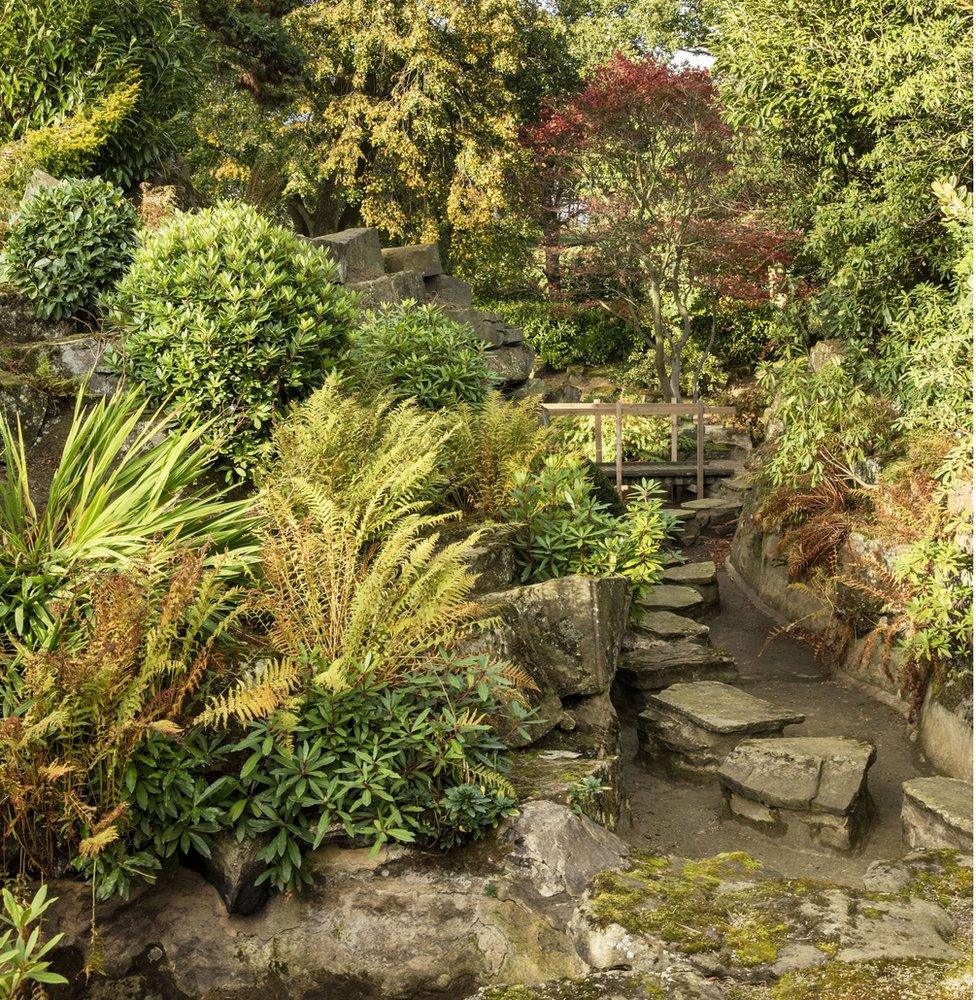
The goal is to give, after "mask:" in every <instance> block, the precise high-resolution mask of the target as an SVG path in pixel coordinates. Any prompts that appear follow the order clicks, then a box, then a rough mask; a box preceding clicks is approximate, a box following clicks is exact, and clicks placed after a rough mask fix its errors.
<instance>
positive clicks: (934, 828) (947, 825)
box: [901, 776, 973, 853]
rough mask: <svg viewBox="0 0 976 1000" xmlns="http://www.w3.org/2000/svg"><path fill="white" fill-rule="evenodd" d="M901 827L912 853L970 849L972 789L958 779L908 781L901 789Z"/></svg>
mask: <svg viewBox="0 0 976 1000" xmlns="http://www.w3.org/2000/svg"><path fill="white" fill-rule="evenodd" d="M901 788H902V794H903V799H902V807H901V825H902V833H903V835H904V838H905V843H906V844H908V846H909V847H911V848H914V849H925V850H941V849H943V848H952V849H954V850H958V851H964V852H966V853H970V852H971V851H972V849H973V786H972V784H971V783H970V782H968V781H962V780H961V779H959V778H944V777H941V776H935V777H931V778H912V779H911V780H910V781H906V782H905V783H904V784H903V785H902V786H901Z"/></svg>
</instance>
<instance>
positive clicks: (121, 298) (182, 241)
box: [109, 203, 355, 479]
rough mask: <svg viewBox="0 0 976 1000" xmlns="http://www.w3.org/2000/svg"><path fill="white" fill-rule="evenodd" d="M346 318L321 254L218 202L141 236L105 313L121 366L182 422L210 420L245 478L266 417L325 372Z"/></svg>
mask: <svg viewBox="0 0 976 1000" xmlns="http://www.w3.org/2000/svg"><path fill="white" fill-rule="evenodd" d="M354 316H355V304H354V298H353V296H351V295H350V294H349V293H348V292H347V291H345V290H344V289H343V288H342V287H341V286H339V285H337V284H336V283H335V270H334V267H333V265H332V263H331V262H330V261H329V258H328V257H327V256H326V255H325V254H324V253H322V252H321V251H319V250H316V249H315V248H313V247H310V246H307V245H305V244H303V243H302V242H301V241H300V240H299V239H298V238H297V237H296V236H295V235H294V234H293V233H290V232H288V231H287V230H285V229H283V228H281V227H279V226H276V225H274V224H273V223H271V222H269V221H268V220H267V219H265V218H263V217H262V216H260V215H258V213H257V212H255V211H254V209H252V208H249V207H247V206H245V205H233V204H231V203H224V204H220V205H217V206H215V207H214V208H209V209H204V210H203V211H201V212H198V213H195V214H190V213H187V214H181V215H178V216H177V217H176V218H175V219H174V220H173V221H171V222H169V223H168V224H166V225H164V226H162V227H161V228H160V229H157V230H156V231H154V232H152V233H150V234H149V235H147V237H146V239H145V240H144V242H143V244H142V246H141V247H140V248H139V250H138V251H137V252H136V254H135V257H134V259H133V261H132V265H131V267H130V268H129V270H128V272H127V273H126V275H125V276H124V278H123V279H122V281H121V282H120V283H119V286H118V290H117V294H116V295H115V296H114V298H113V301H112V309H111V312H110V314H109V322H110V323H111V324H112V325H114V326H115V327H116V328H117V329H118V330H119V331H120V333H121V335H122V343H121V348H120V352H119V358H118V363H119V367H120V369H121V371H122V372H124V374H126V375H127V376H128V377H129V378H130V379H132V380H133V382H134V383H135V384H136V385H138V386H139V387H140V388H141V390H142V392H143V393H144V394H145V395H146V397H147V398H149V399H151V400H154V401H155V402H157V403H162V402H163V401H164V400H166V401H168V402H169V404H170V405H172V406H173V407H175V408H176V409H177V411H178V412H179V414H180V415H181V416H182V418H183V419H184V420H185V421H188V422H193V421H196V420H197V419H199V418H203V419H206V420H208V421H209V423H208V434H209V436H210V439H211V440H212V441H214V442H215V443H218V447H219V448H220V449H221V460H222V466H223V468H224V470H225V472H226V474H227V477H228V478H229V479H245V478H247V477H248V476H250V475H252V474H253V473H254V472H255V470H257V469H258V468H259V467H260V466H261V464H262V462H263V461H264V460H265V458H266V456H267V454H268V449H269V447H270V446H269V440H270V433H271V425H272V421H273V420H274V418H275V416H276V415H277V414H278V413H279V412H280V411H281V409H282V408H283V407H285V406H287V404H288V403H290V402H292V401H294V400H298V399H303V398H304V397H305V396H307V395H308V394H309V393H310V392H311V391H312V390H313V389H315V388H317V387H318V386H320V385H321V384H322V383H323V382H324V380H325V378H326V376H327V375H328V373H329V371H330V370H331V369H332V367H333V366H334V365H335V363H336V361H337V359H338V356H339V353H340V351H341V350H342V348H343V346H344V343H345V339H346V337H347V335H348V333H349V329H350V327H351V325H352V321H353V318H354Z"/></svg>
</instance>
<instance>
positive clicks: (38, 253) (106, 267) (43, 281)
mask: <svg viewBox="0 0 976 1000" xmlns="http://www.w3.org/2000/svg"><path fill="white" fill-rule="evenodd" d="M136 225H137V217H136V212H135V209H134V208H133V207H132V205H131V204H130V203H129V202H128V201H126V200H125V198H123V197H122V192H121V191H120V190H119V189H118V188H116V187H115V186H114V185H112V184H109V183H108V182H107V181H103V180H101V179H100V178H97V177H96V178H92V179H88V180H66V181H61V182H60V183H59V184H57V185H55V186H54V187H45V188H41V189H40V190H38V191H36V192H34V193H33V194H32V195H31V196H30V197H29V198H28V199H27V201H26V203H25V204H23V205H22V207H21V209H20V211H19V212H17V213H16V214H15V215H14V216H13V217H12V219H11V222H10V228H9V230H8V231H7V240H6V244H5V245H4V248H3V254H2V257H0V264H2V269H0V274H2V277H3V278H5V279H6V280H7V281H8V282H9V283H10V284H11V285H13V287H14V288H16V289H17V291H19V292H20V293H21V294H23V295H25V296H26V297H27V298H28V299H30V300H31V302H32V303H33V304H34V312H35V313H36V314H37V315H38V316H39V317H41V318H42V319H49V318H52V319H63V318H65V317H68V316H86V317H91V316H93V315H94V314H95V313H96V312H97V311H98V310H99V309H100V307H101V304H102V300H103V297H104V296H105V294H106V293H107V292H110V291H111V290H112V289H113V288H114V286H115V284H116V282H117V281H118V280H119V279H120V278H121V277H122V275H123V274H124V272H125V270H126V268H127V267H128V266H129V262H130V261H131V259H132V255H133V253H134V251H135V248H136V244H137V238H136Z"/></svg>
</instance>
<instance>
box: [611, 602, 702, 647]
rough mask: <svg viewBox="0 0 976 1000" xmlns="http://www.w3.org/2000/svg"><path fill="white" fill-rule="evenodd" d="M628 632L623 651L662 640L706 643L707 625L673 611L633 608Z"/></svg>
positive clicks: (625, 636)
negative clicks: (648, 642)
mask: <svg viewBox="0 0 976 1000" xmlns="http://www.w3.org/2000/svg"><path fill="white" fill-rule="evenodd" d="M630 626H631V627H630V630H629V631H628V632H627V633H626V634H625V635H624V648H625V649H638V648H640V647H641V646H645V645H647V640H651V642H650V644H651V645H654V644H655V643H656V642H661V641H664V640H670V641H675V640H684V641H686V642H708V633H709V632H710V631H711V630H710V629H709V627H708V626H707V625H703V624H702V623H701V622H696V621H695V620H694V619H692V618H686V617H685V616H684V615H676V614H675V613H674V612H673V611H645V610H644V609H643V608H639V607H638V608H635V611H634V614H632V615H631V621H630Z"/></svg>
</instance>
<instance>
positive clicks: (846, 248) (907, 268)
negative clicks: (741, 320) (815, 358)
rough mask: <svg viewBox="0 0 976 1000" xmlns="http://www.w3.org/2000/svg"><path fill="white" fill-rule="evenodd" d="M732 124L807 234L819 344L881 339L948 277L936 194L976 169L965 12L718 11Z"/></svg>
mask: <svg viewBox="0 0 976 1000" xmlns="http://www.w3.org/2000/svg"><path fill="white" fill-rule="evenodd" d="M715 19H716V20H715V24H714V34H713V43H714V50H715V53H716V55H717V60H718V61H717V65H716V71H717V73H718V75H719V77H720V79H721V80H722V97H723V100H724V102H725V106H726V108H727V113H728V116H729V118H730V120H731V121H732V122H733V123H735V124H736V125H738V126H745V127H747V128H749V129H752V130H755V132H756V133H757V137H758V140H759V142H760V144H761V146H762V148H763V150H764V152H765V153H766V155H767V156H768V159H769V162H770V165H771V168H772V169H775V170H777V173H778V176H779V177H781V179H782V183H783V185H784V187H783V191H784V194H786V195H787V198H785V199H784V202H785V204H784V208H785V210H786V211H788V212H789V213H791V214H792V216H793V219H794V221H795V223H796V224H798V225H799V226H801V227H802V228H803V229H804V232H805V242H804V245H803V249H802V252H801V254H800V256H799V259H798V262H797V271H798V273H799V274H802V275H803V276H805V277H808V278H810V279H812V280H813V281H814V282H815V283H816V286H817V288H816V294H815V298H814V300H813V301H812V302H811V303H810V311H809V314H808V315H809V323H810V325H811V326H812V327H813V328H814V329H813V332H814V333H815V335H817V336H821V337H824V336H826V337H832V336H841V337H843V338H845V339H854V338H856V337H861V338H873V337H875V336H877V334H878V333H880V332H881V330H882V329H884V327H885V326H887V322H888V317H890V316H891V315H893V314H894V313H895V311H896V308H897V306H896V303H897V300H898V299H899V298H900V297H901V295H903V294H904V293H905V292H906V291H907V290H908V289H909V288H911V287H912V286H913V285H915V284H916V283H917V282H919V281H928V280H932V279H933V278H936V280H938V276H940V275H941V274H943V273H944V272H945V270H946V261H947V257H951V254H952V250H951V240H950V239H949V237H948V234H947V233H946V232H945V230H944V229H943V227H942V226H940V224H939V219H938V217H937V215H936V214H935V213H933V211H932V200H931V186H932V184H933V183H934V182H935V181H937V180H939V179H941V178H946V177H950V176H951V177H956V178H958V179H959V181H960V182H961V183H965V184H966V186H967V188H968V187H970V186H971V170H972V97H971V73H970V67H971V62H972V50H971V45H972V43H971V31H970V27H971V26H970V24H969V17H968V15H967V13H966V11H965V10H964V9H963V7H961V6H960V5H959V4H957V3H954V2H952V0H940V2H936V3H931V4H925V5H920V4H915V3H903V2H898V0H854V2H851V3H847V4H843V5H841V6H838V5H837V4H835V3H832V2H830V0H814V2H811V3H806V4H804V5H803V7H802V9H800V8H796V9H794V8H792V7H789V8H787V7H777V6H776V5H775V4H770V3H767V2H766V0H746V2H745V3H740V2H738V0H736V2H729V3H725V2H720V3H718V4H716V5H715Z"/></svg>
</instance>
